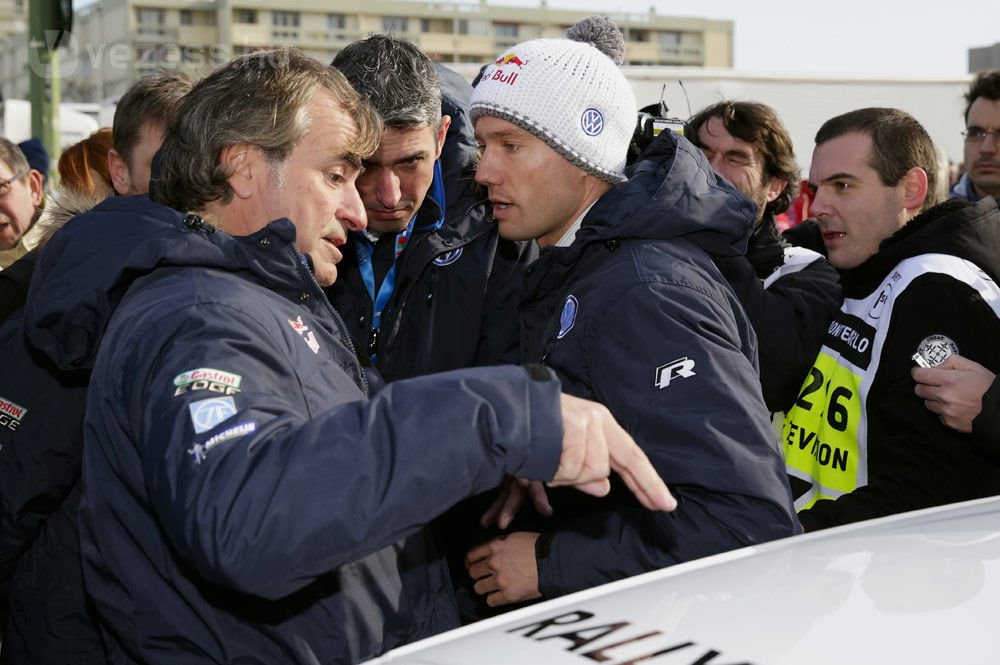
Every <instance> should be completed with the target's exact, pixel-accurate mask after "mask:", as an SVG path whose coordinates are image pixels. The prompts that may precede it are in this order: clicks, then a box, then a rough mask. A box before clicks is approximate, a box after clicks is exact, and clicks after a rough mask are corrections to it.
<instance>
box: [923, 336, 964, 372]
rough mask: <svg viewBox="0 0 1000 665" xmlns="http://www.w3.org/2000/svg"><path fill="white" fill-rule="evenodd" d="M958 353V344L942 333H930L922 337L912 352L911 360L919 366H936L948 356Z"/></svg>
mask: <svg viewBox="0 0 1000 665" xmlns="http://www.w3.org/2000/svg"><path fill="white" fill-rule="evenodd" d="M957 354H958V344H955V342H954V341H952V340H951V339H950V338H948V337H945V336H944V335H931V336H930V337H926V338H924V341H922V342H920V345H919V346H917V352H916V353H914V354H913V362H915V363H917V365H919V366H920V367H937V366H938V365H940V364H941V363H943V362H944V361H945V360H947V359H948V357H949V356H953V355H957Z"/></svg>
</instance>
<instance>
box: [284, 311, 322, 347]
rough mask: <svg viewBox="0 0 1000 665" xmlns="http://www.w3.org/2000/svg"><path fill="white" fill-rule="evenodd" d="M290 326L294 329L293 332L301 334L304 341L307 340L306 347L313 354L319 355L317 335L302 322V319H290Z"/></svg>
mask: <svg viewBox="0 0 1000 665" xmlns="http://www.w3.org/2000/svg"><path fill="white" fill-rule="evenodd" d="M288 325H290V326H291V327H292V330H294V331H295V332H297V333H298V334H299V337H301V338H302V339H303V340H305V343H306V346H308V347H309V350H310V351H312V352H313V353H319V342H317V341H316V334H315V333H313V331H312V330H310V329H309V326H307V325H306V324H305V323H303V322H302V317H301V316H299V317H296V318H295V320H294V321H292V320H291V319H288Z"/></svg>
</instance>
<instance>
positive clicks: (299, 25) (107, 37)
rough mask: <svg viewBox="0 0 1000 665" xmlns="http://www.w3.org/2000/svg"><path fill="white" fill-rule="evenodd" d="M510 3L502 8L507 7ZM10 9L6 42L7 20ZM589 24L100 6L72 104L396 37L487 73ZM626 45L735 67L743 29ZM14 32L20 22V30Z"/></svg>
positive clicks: (634, 19)
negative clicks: (505, 58) (171, 74)
mask: <svg viewBox="0 0 1000 665" xmlns="http://www.w3.org/2000/svg"><path fill="white" fill-rule="evenodd" d="M501 1H502V0H501ZM14 3H18V6H19V7H20V6H22V4H27V0H0V31H2V30H3V29H4V27H5V26H4V23H3V21H2V19H3V18H4V15H5V12H4V8H5V7H6V6H7V5H11V6H12V11H11V12H9V14H12V15H16V14H17V12H15V11H13V4H14ZM587 13H589V12H581V11H572V10H568V9H563V8H554V7H550V6H548V5H547V3H546V2H545V0H542V2H541V4H540V5H538V6H535V7H511V6H504V5H502V4H491V3H488V2H486V0H481V1H478V2H477V1H473V2H464V3H463V2H443V1H438V2H433V1H431V2H415V1H412V0H339V1H338V2H330V1H329V0H322V1H321V0H298V2H296V3H294V4H292V3H289V2H287V0H215V1H213V0H101V1H100V2H99V3H94V4H90V5H88V6H85V7H83V8H81V9H79V10H78V12H77V13H76V16H75V19H74V26H73V37H72V38H71V39H70V43H69V45H68V46H67V48H64V49H60V58H61V60H60V65H61V69H60V76H61V78H62V81H63V85H62V91H63V93H62V94H63V99H64V100H65V101H88V102H100V101H103V100H105V99H109V98H113V97H116V96H117V95H119V94H121V92H122V91H123V90H124V89H125V88H126V87H127V86H128V85H129V83H130V82H131V81H133V80H135V78H137V77H138V76H141V75H143V74H144V73H147V72H150V71H153V70H156V69H160V68H180V69H184V70H187V71H188V72H190V73H192V74H194V75H196V76H200V75H204V74H206V73H208V72H209V71H211V70H212V69H213V68H214V67H216V66H217V65H219V64H221V63H222V62H225V61H226V60H228V59H229V58H230V57H232V56H233V55H239V54H241V53H245V52H248V51H252V50H256V49H259V48H266V47H274V46H282V45H286V44H288V45H294V46H297V47H299V48H301V49H303V50H304V51H305V52H307V53H309V54H310V55H312V56H313V57H316V58H318V59H319V60H322V61H325V62H328V61H330V60H331V59H332V58H333V56H334V55H336V54H337V52H339V51H340V49H342V48H343V47H344V46H345V45H347V44H349V43H350V42H352V41H354V40H357V39H360V38H363V37H365V36H367V35H369V34H372V33H378V32H390V31H391V32H393V33H395V34H396V35H398V36H400V37H403V38H405V39H407V40H409V41H412V42H413V43H415V44H417V45H418V46H419V47H420V48H421V49H423V50H424V51H425V52H426V53H427V54H428V55H430V56H431V57H432V58H434V59H435V60H439V61H441V62H445V63H466V64H467V65H474V64H481V63H484V62H488V61H489V60H490V59H492V58H494V57H495V56H496V54H497V53H499V52H500V51H502V50H504V49H505V48H507V47H509V46H512V45H514V44H516V43H518V42H521V41H524V40H526V39H533V38H535V37H548V36H560V35H562V33H563V32H564V31H565V30H566V28H567V27H569V26H570V25H572V24H573V23H575V22H576V21H578V20H579V19H580V18H582V17H584V16H585V15H586V14H587ZM610 15H611V16H612V18H613V19H614V20H615V21H616V22H617V23H618V25H619V26H620V27H621V28H622V30H623V31H624V33H625V39H626V44H627V51H626V64H628V65H659V66H664V65H671V66H687V67H723V68H725V67H732V66H733V23H732V21H718V20H707V19H698V18H680V17H670V16H661V15H659V14H657V13H656V12H655V10H654V9H652V8H651V9H650V10H649V11H648V12H646V13H611V14H610ZM11 23H12V24H13V23H15V21H11ZM25 44H26V40H25V39H24V37H23V35H20V37H19V35H18V34H16V33H14V34H10V35H9V36H8V38H7V39H6V43H5V44H4V46H3V47H2V48H0V90H2V92H3V94H4V96H6V97H23V96H26V94H27V89H28V82H27V67H26V66H25V64H26V62H27V57H26V54H25V52H26V50H27V49H26V46H25Z"/></svg>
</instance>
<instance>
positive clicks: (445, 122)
mask: <svg viewBox="0 0 1000 665" xmlns="http://www.w3.org/2000/svg"><path fill="white" fill-rule="evenodd" d="M449 127H451V116H450V115H443V116H441V128H440V129H438V133H437V154H436V155H434V159H438V158H439V157H441V151H442V150H443V149H444V140H445V138H446V137H447V136H448V128H449Z"/></svg>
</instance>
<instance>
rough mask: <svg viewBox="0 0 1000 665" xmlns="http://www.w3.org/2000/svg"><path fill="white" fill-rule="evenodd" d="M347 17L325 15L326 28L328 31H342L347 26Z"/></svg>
mask: <svg viewBox="0 0 1000 665" xmlns="http://www.w3.org/2000/svg"><path fill="white" fill-rule="evenodd" d="M346 18H347V17H345V16H344V15H343V14H327V15H326V27H327V29H328V30H343V29H344V28H345V27H346V26H347V20H346Z"/></svg>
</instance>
